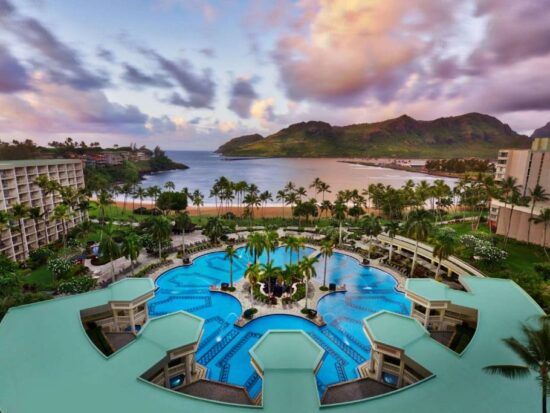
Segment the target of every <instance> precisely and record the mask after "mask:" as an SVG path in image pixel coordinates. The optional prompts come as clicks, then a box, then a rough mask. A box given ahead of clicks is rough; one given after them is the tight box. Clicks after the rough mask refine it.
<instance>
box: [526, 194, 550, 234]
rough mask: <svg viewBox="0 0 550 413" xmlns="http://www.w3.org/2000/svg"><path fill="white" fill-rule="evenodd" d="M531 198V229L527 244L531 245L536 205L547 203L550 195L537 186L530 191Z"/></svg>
mask: <svg viewBox="0 0 550 413" xmlns="http://www.w3.org/2000/svg"><path fill="white" fill-rule="evenodd" d="M529 197H530V198H531V213H530V214H529V228H528V230H527V243H528V244H530V243H531V223H532V222H533V215H534V212H535V205H536V203H537V202H545V201H548V200H549V199H550V194H548V193H547V192H546V190H545V189H544V188H543V187H542V186H540V185H539V184H537V185H535V187H534V188H533V189H529Z"/></svg>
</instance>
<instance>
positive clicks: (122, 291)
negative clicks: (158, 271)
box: [109, 278, 155, 301]
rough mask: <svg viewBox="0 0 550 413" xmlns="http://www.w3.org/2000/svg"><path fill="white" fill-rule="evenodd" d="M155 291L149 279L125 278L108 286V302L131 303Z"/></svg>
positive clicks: (153, 284)
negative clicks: (109, 298) (109, 296)
mask: <svg viewBox="0 0 550 413" xmlns="http://www.w3.org/2000/svg"><path fill="white" fill-rule="evenodd" d="M154 290H155V283H154V282H153V280H151V279H150V278H126V279H124V280H122V281H118V282H115V283H113V284H111V285H110V286H109V292H110V295H111V300H110V301H133V300H135V299H136V298H139V297H141V296H143V295H145V294H147V293H150V292H153V291H154Z"/></svg>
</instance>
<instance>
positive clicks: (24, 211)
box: [10, 204, 29, 259]
mask: <svg viewBox="0 0 550 413" xmlns="http://www.w3.org/2000/svg"><path fill="white" fill-rule="evenodd" d="M10 213H11V216H12V217H13V219H14V220H15V221H17V231H18V232H19V233H20V234H21V239H22V241H23V257H24V259H27V258H28V257H29V246H28V244H27V232H26V230H25V220H26V219H27V218H28V217H29V208H28V207H27V206H26V205H23V204H14V205H12V207H11V211H10Z"/></svg>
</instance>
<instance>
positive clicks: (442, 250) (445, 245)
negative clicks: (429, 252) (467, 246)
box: [433, 227, 456, 279]
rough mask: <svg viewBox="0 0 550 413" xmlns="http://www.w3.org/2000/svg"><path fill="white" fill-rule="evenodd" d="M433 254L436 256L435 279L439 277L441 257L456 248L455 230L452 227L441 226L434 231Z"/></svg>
mask: <svg viewBox="0 0 550 413" xmlns="http://www.w3.org/2000/svg"><path fill="white" fill-rule="evenodd" d="M433 247H434V249H433V254H434V256H436V257H437V269H436V271H435V277H436V279H439V270H440V269H441V262H442V261H443V259H445V258H447V257H449V256H450V255H452V254H453V253H454V251H455V249H456V232H455V231H454V230H453V229H452V228H448V227H447V228H441V229H440V230H438V231H436V233H435V235H434V239H433Z"/></svg>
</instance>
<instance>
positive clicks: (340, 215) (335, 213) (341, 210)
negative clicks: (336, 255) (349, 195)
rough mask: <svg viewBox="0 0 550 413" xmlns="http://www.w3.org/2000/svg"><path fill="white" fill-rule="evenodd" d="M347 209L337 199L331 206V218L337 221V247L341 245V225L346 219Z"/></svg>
mask: <svg viewBox="0 0 550 413" xmlns="http://www.w3.org/2000/svg"><path fill="white" fill-rule="evenodd" d="M347 210H348V207H347V206H346V203H345V202H344V201H343V200H342V199H337V200H336V202H334V204H333V206H332V217H333V218H334V219H335V220H337V221H338V245H341V244H342V224H343V222H344V220H345V219H346V212H347Z"/></svg>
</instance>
